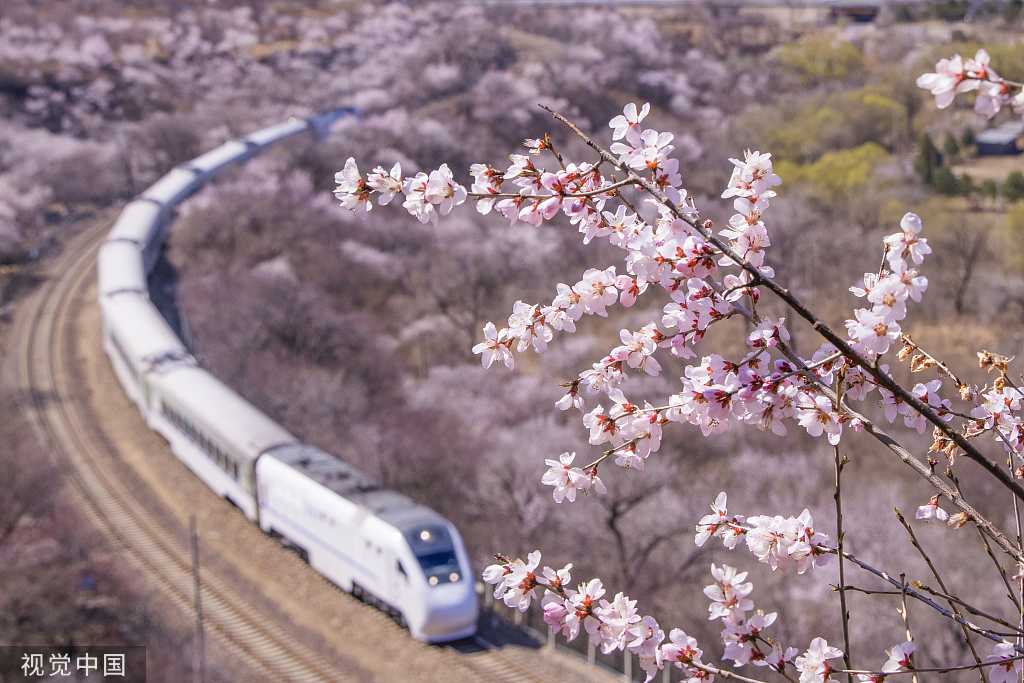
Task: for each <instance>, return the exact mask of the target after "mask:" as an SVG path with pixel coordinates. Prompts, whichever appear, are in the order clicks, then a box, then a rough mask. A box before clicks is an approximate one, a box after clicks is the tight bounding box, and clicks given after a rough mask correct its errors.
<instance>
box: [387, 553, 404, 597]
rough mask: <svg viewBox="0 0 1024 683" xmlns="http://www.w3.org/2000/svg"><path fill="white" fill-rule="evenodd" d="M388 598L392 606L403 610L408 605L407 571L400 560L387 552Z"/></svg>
mask: <svg viewBox="0 0 1024 683" xmlns="http://www.w3.org/2000/svg"><path fill="white" fill-rule="evenodd" d="M387 563H388V569H387V572H388V596H389V598H390V600H389V602H391V604H392V605H394V606H396V607H399V608H405V607H406V606H407V605H408V604H409V571H408V569H407V568H406V567H405V565H404V564H403V563H402V560H400V559H399V558H398V556H397V555H396V554H395V553H393V552H392V551H390V550H389V551H388V557H387Z"/></svg>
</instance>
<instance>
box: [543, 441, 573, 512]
mask: <svg viewBox="0 0 1024 683" xmlns="http://www.w3.org/2000/svg"><path fill="white" fill-rule="evenodd" d="M575 457H576V454H575V453H573V454H571V455H570V454H569V453H568V452H566V453H562V454H561V455H560V456H558V460H545V461H544V462H545V463H546V464H547V465H548V467H549V469H548V471H547V472H545V473H544V476H543V477H541V480H540V483H542V484H546V485H548V486H554V487H555V489H554V491H553V492H552V494H553V496H554V498H555V502H556V503H561V502H562V501H563V500H565V499H566V498H568V499H569V502H570V503H571V502H573V501H575V500H576V489H577V488H579V487H578V486H577V483H578V482H579V481H581V480H583V479H584V476H583V470H581V469H580V468H578V467H569V466H570V465H571V464H572V461H573V458H575Z"/></svg>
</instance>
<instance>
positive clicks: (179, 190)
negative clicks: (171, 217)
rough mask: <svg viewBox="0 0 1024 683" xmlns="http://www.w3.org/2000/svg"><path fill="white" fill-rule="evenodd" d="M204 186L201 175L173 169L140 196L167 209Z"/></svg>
mask: <svg viewBox="0 0 1024 683" xmlns="http://www.w3.org/2000/svg"><path fill="white" fill-rule="evenodd" d="M202 186H203V182H202V178H201V177H200V174H198V173H196V172H195V171H193V170H190V169H188V168H185V167H181V166H179V167H177V168H172V169H171V170H170V171H169V172H168V173H167V174H166V175H165V176H163V177H162V178H160V180H158V181H156V182H155V183H153V184H152V185H150V186H149V187H148V188H146V189H145V190H143V192H142V194H140V195H139V198H140V199H148V200H150V201H154V202H158V203H159V204H160V205H161V206H163V207H164V208H165V209H167V208H170V207H172V206H174V205H175V204H177V203H179V202H182V201H184V200H186V199H188V198H189V197H191V196H192V195H193V194H195V193H196V192H197V191H199V189H200V188H201V187H202Z"/></svg>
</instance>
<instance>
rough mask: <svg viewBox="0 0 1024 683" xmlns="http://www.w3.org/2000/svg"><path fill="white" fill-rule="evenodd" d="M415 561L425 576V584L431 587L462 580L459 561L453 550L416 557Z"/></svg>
mask: <svg viewBox="0 0 1024 683" xmlns="http://www.w3.org/2000/svg"><path fill="white" fill-rule="evenodd" d="M416 559H417V560H419V562H420V567H422V568H423V573H424V574H426V575H427V583H429V584H430V585H431V586H436V585H438V584H442V583H451V582H453V581H459V580H460V579H461V578H462V571H461V570H460V569H459V560H458V559H457V558H456V557H455V551H454V550H442V551H440V552H436V553H430V554H428V555H417V556H416Z"/></svg>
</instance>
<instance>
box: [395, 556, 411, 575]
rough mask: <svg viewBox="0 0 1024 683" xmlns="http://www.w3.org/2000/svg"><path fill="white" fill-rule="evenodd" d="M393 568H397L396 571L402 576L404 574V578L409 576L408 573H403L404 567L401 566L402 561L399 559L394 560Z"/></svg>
mask: <svg viewBox="0 0 1024 683" xmlns="http://www.w3.org/2000/svg"><path fill="white" fill-rule="evenodd" d="M395 569H397V570H398V573H399V574H401V575H402V576H404V577H406V578H408V577H409V575H408V574H406V573H405V567H403V566H402V561H401V560H395Z"/></svg>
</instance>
